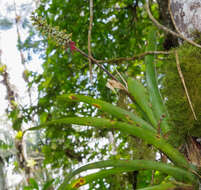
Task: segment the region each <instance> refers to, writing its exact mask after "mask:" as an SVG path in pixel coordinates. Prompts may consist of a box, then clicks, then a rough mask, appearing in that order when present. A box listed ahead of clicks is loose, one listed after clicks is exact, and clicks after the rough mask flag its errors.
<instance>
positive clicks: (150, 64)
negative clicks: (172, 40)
mask: <svg viewBox="0 0 201 190" xmlns="http://www.w3.org/2000/svg"><path fill="white" fill-rule="evenodd" d="M156 43H157V42H156V31H155V30H152V31H150V33H149V36H148V45H147V49H146V51H154V50H155V47H156ZM145 64H146V81H147V87H148V90H149V94H150V100H151V104H152V107H153V111H154V114H155V117H156V119H157V121H158V123H159V122H160V120H162V121H161V122H160V123H161V124H160V125H161V129H162V131H163V133H164V134H166V133H167V132H168V131H169V130H170V127H169V125H168V123H167V120H168V112H167V110H166V108H165V106H164V104H163V100H162V97H161V94H160V92H159V88H158V81H157V77H156V68H155V64H154V55H147V56H146V57H145Z"/></svg>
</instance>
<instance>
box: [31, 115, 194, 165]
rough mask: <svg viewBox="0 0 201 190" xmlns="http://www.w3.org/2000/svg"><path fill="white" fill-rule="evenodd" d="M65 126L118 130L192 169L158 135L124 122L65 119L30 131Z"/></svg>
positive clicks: (175, 150)
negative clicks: (74, 125) (141, 140)
mask: <svg viewBox="0 0 201 190" xmlns="http://www.w3.org/2000/svg"><path fill="white" fill-rule="evenodd" d="M65 124H77V125H87V126H94V127H99V128H109V129H118V130H120V131H122V132H123V133H126V134H129V135H134V136H136V137H139V138H141V139H143V140H145V141H146V142H147V143H149V144H152V145H153V146H155V147H156V148H157V149H159V150H161V151H162V152H163V153H164V154H166V155H167V156H168V157H169V159H170V160H172V162H173V163H175V165H177V166H181V167H184V168H189V167H190V165H189V163H188V162H187V161H186V159H185V158H184V156H183V155H182V154H181V153H180V152H179V151H178V150H177V149H175V148H173V147H172V146H171V145H170V144H168V143H167V142H166V141H165V140H164V139H163V138H162V137H161V136H158V135H157V134H155V133H153V132H150V131H148V130H146V129H144V128H141V127H136V126H134V125H130V124H128V123H124V122H118V121H113V120H108V119H103V118H95V117H66V118H63V119H58V120H53V121H50V122H47V123H44V124H41V125H39V126H37V127H33V128H30V129H28V130H37V129H41V128H45V127H46V126H51V127H57V128H58V129H59V128H60V126H61V125H65ZM66 126H67V125H66Z"/></svg>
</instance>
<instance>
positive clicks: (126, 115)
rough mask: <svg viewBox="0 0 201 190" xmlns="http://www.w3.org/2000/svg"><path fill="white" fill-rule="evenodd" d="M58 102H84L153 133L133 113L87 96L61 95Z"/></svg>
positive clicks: (150, 127) (147, 124) (150, 128)
mask: <svg viewBox="0 0 201 190" xmlns="http://www.w3.org/2000/svg"><path fill="white" fill-rule="evenodd" d="M58 100H60V101H62V102H63V101H75V102H85V103H88V104H90V105H92V106H95V107H96V108H98V109H100V110H102V111H104V112H107V113H109V114H111V115H112V116H114V117H116V118H118V119H121V120H122V121H125V122H128V123H130V124H137V125H140V126H142V127H143V128H145V129H147V130H150V131H153V132H154V131H155V129H154V128H153V127H152V126H151V125H150V124H149V123H147V122H146V121H144V120H143V119H141V118H140V117H138V116H137V115H135V114H134V113H132V112H129V111H127V110H124V109H122V108H120V107H117V106H114V105H112V104H110V103H107V102H105V101H102V100H97V99H93V98H91V97H88V96H83V95H76V94H69V95H68V94H65V95H61V96H59V97H58Z"/></svg>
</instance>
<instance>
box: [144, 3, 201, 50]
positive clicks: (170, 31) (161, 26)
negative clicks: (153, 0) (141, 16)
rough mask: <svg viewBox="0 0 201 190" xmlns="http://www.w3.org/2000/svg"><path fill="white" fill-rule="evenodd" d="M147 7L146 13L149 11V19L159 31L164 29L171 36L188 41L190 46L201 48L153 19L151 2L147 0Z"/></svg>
mask: <svg viewBox="0 0 201 190" xmlns="http://www.w3.org/2000/svg"><path fill="white" fill-rule="evenodd" d="M145 7H146V11H147V14H148V16H149V18H150V19H151V20H152V22H153V23H154V24H155V25H156V26H157V27H158V28H159V29H162V30H164V31H165V32H167V33H170V34H172V35H173V36H176V37H178V38H181V39H183V40H185V41H187V42H188V43H189V44H191V45H193V46H196V47H198V48H201V45H199V44H197V43H195V42H194V41H192V40H189V39H188V38H186V37H184V36H183V35H182V34H181V33H176V32H174V31H172V30H170V29H169V28H167V27H165V26H163V25H162V24H160V23H159V22H158V21H157V20H156V19H155V18H154V17H153V15H152V14H151V11H150V9H149V0H147V3H146V4H145Z"/></svg>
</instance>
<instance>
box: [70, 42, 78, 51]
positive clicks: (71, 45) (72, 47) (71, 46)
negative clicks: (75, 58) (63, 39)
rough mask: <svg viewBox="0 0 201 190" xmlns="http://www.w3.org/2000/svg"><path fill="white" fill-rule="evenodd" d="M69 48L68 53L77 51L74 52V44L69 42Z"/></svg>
mask: <svg viewBox="0 0 201 190" xmlns="http://www.w3.org/2000/svg"><path fill="white" fill-rule="evenodd" d="M69 46H70V51H71V52H72V53H73V52H74V51H77V50H76V47H75V42H73V41H70V44H69Z"/></svg>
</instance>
